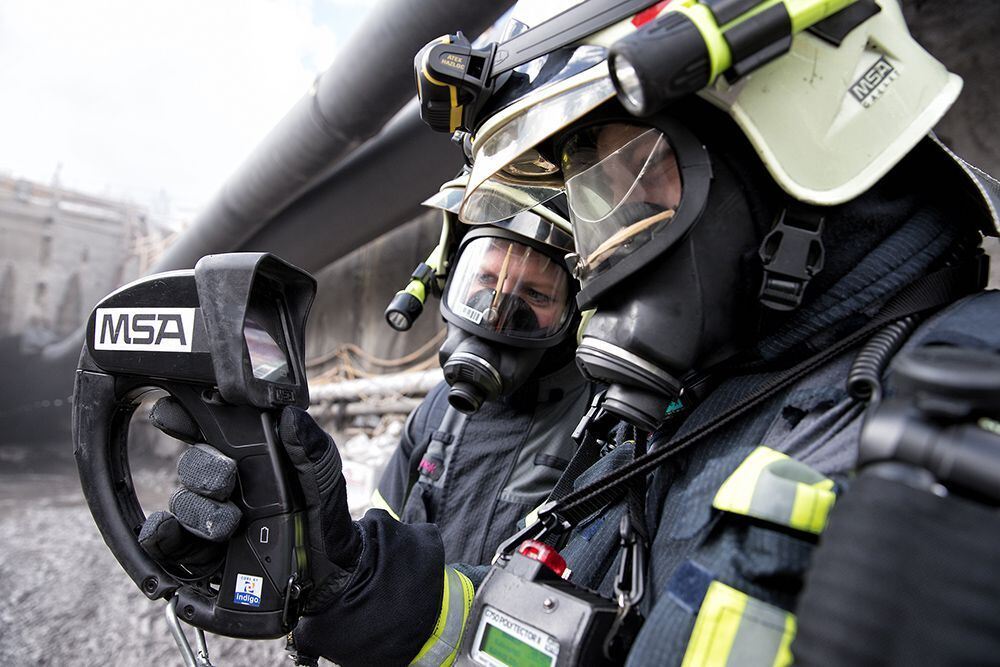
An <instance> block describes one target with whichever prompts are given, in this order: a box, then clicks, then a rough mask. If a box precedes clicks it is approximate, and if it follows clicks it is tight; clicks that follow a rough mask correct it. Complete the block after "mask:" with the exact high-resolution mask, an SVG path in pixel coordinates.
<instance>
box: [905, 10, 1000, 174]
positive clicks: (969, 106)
mask: <svg viewBox="0 0 1000 667" xmlns="http://www.w3.org/2000/svg"><path fill="white" fill-rule="evenodd" d="M902 4H903V12H904V14H905V15H906V20H907V24H908V25H909V26H910V32H911V33H912V34H913V36H914V37H915V38H916V39H917V41H918V42H920V44H921V45H923V47H924V48H926V49H927V50H928V51H929V52H930V53H931V54H932V55H934V57H936V58H937V59H938V60H940V61H941V62H943V63H944V64H945V66H946V67H947V68H948V69H949V70H951V71H952V72H954V73H955V74H958V75H959V76H961V77H962V79H964V81H965V87H964V88H963V90H962V94H961V96H960V97H959V98H958V101H957V102H956V103H955V105H954V106H953V107H952V108H951V110H950V111H949V112H948V114H947V115H946V116H945V117H944V118H943V119H942V120H941V122H940V123H939V124H938V126H937V128H935V131H936V132H937V133H938V135H939V136H940V137H941V138H942V139H943V140H944V141H945V143H947V144H948V145H949V146H951V147H952V148H953V149H954V150H955V152H956V153H958V154H959V155H961V156H962V157H963V158H965V159H966V160H968V161H969V162H971V163H972V164H974V165H976V166H978V167H980V168H981V169H983V170H985V171H987V172H989V173H991V174H993V175H994V176H996V175H1000V86H998V85H997V84H998V78H997V77H998V73H1000V49H998V48H997V36H998V34H1000V2H997V0H964V1H963V2H940V1H938V0H902Z"/></svg>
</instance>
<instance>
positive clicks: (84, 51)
mask: <svg viewBox="0 0 1000 667" xmlns="http://www.w3.org/2000/svg"><path fill="white" fill-rule="evenodd" d="M372 4H375V3H374V2H373V1H372V0H280V1H277V0H0V172H2V173H6V174H8V175H14V176H21V177H26V178H29V179H32V180H39V181H42V182H46V183H47V182H50V181H51V180H52V178H53V174H54V173H55V172H56V169H57V166H58V165H59V164H60V163H61V165H62V167H61V170H60V177H59V178H60V182H61V183H62V185H64V186H66V187H70V188H73V189H77V190H82V191H85V192H91V193H94V194H101V195H110V196H114V197H121V198H128V199H131V200H133V201H136V202H138V203H142V204H145V205H149V206H153V207H154V208H156V209H161V210H162V207H163V203H162V202H163V199H164V194H161V191H162V193H165V196H166V197H168V198H169V201H170V203H171V206H170V208H171V212H172V213H173V214H174V215H176V214H179V213H181V214H183V213H191V212H193V211H195V210H197V209H198V208H199V207H200V206H202V205H203V204H204V203H205V202H206V201H207V200H208V199H209V198H210V197H211V196H212V195H213V194H214V193H215V191H216V190H217V189H218V187H219V186H220V185H221V184H222V182H223V181H224V180H225V178H226V176H228V175H229V173H231V172H232V171H233V170H234V168H235V167H236V166H237V165H238V164H239V163H240V161H241V160H242V159H243V158H244V157H245V156H246V155H247V154H248V153H249V152H250V151H251V150H252V149H253V147H254V146H255V145H256V144H257V142H258V141H259V140H260V139H261V138H262V137H263V136H264V135H265V134H266V133H267V131H268V130H269V129H270V128H271V127H272V126H273V125H274V124H275V123H276V122H277V121H278V120H279V119H280V118H281V117H282V116H283V115H284V113H285V112H286V111H288V109H290V108H291V106H292V105H293V104H294V103H295V101H296V100H297V99H298V98H299V97H301V96H302V95H303V94H304V93H305V92H306V90H308V88H309V85H310V83H311V82H312V80H313V79H314V78H315V76H316V75H317V74H318V73H319V72H321V71H323V70H324V69H326V68H327V67H328V66H329V65H330V63H332V62H333V59H334V56H335V54H336V51H337V47H338V45H339V44H342V43H343V42H344V41H345V39H346V38H347V36H348V35H349V34H350V32H351V30H352V29H353V28H354V27H355V26H356V25H357V24H358V23H359V22H360V20H361V18H362V16H363V14H364V13H365V12H366V11H367V8H368V7H370V6H371V5H372Z"/></svg>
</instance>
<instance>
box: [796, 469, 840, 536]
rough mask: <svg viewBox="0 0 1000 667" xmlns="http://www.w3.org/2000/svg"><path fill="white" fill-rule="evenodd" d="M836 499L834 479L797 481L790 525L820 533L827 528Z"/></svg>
mask: <svg viewBox="0 0 1000 667" xmlns="http://www.w3.org/2000/svg"><path fill="white" fill-rule="evenodd" d="M836 501H837V494H835V493H834V492H833V480H832V479H824V480H821V481H819V482H816V483H815V484H809V485H807V484H803V483H801V482H799V483H797V484H796V485H795V503H794V504H793V505H792V515H791V517H789V521H790V523H789V525H791V527H792V528H798V529H799V530H804V531H806V532H809V533H815V534H817V535H819V534H820V533H822V532H823V529H824V528H826V518H827V516H828V515H829V514H830V508H832V507H833V504H834V503H835V502H836Z"/></svg>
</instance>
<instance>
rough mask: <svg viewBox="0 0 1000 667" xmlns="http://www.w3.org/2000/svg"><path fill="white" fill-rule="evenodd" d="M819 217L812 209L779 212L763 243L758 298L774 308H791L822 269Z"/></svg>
mask: <svg viewBox="0 0 1000 667" xmlns="http://www.w3.org/2000/svg"><path fill="white" fill-rule="evenodd" d="M822 235H823V216H822V215H821V214H820V213H819V212H818V211H816V210H813V209H808V208H807V209H799V210H792V211H790V210H789V209H785V210H784V211H782V212H781V216H780V217H779V218H778V222H777V224H775V225H774V229H772V230H771V231H770V232H769V233H768V235H767V236H765V237H764V242H763V243H761V244H760V258H761V260H762V261H763V262H764V282H763V284H761V286H760V295H759V297H758V298H759V299H760V302H761V303H762V304H764V305H765V306H767V307H768V308H771V309H774V310H784V311H787V310H795V309H796V308H798V307H799V306H800V305H801V304H802V297H803V295H804V294H805V291H806V286H807V285H809V281H810V280H812V279H813V278H814V277H815V276H816V274H817V273H819V272H820V271H821V270H822V269H823V257H824V249H823V239H822Z"/></svg>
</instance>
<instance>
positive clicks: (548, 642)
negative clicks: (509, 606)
mask: <svg viewBox="0 0 1000 667" xmlns="http://www.w3.org/2000/svg"><path fill="white" fill-rule="evenodd" d="M474 646H475V649H473V658H475V660H476V662H478V663H480V664H484V665H490V666H491V667H509V666H511V665H517V667H522V666H523V667H552V665H554V664H555V662H556V658H557V657H558V655H559V643H558V642H557V641H556V639H555V638H554V637H552V636H551V635H549V634H547V633H545V632H542V631H541V630H539V629H537V628H534V627H532V626H530V625H527V624H525V623H522V622H521V621H519V620H517V619H516V618H513V617H512V616H509V615H507V614H505V613H504V612H502V611H500V610H499V609H496V608H494V607H490V606H487V607H485V608H484V609H483V616H482V618H481V619H480V623H479V629H478V630H477V632H476V642H475V644H474Z"/></svg>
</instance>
